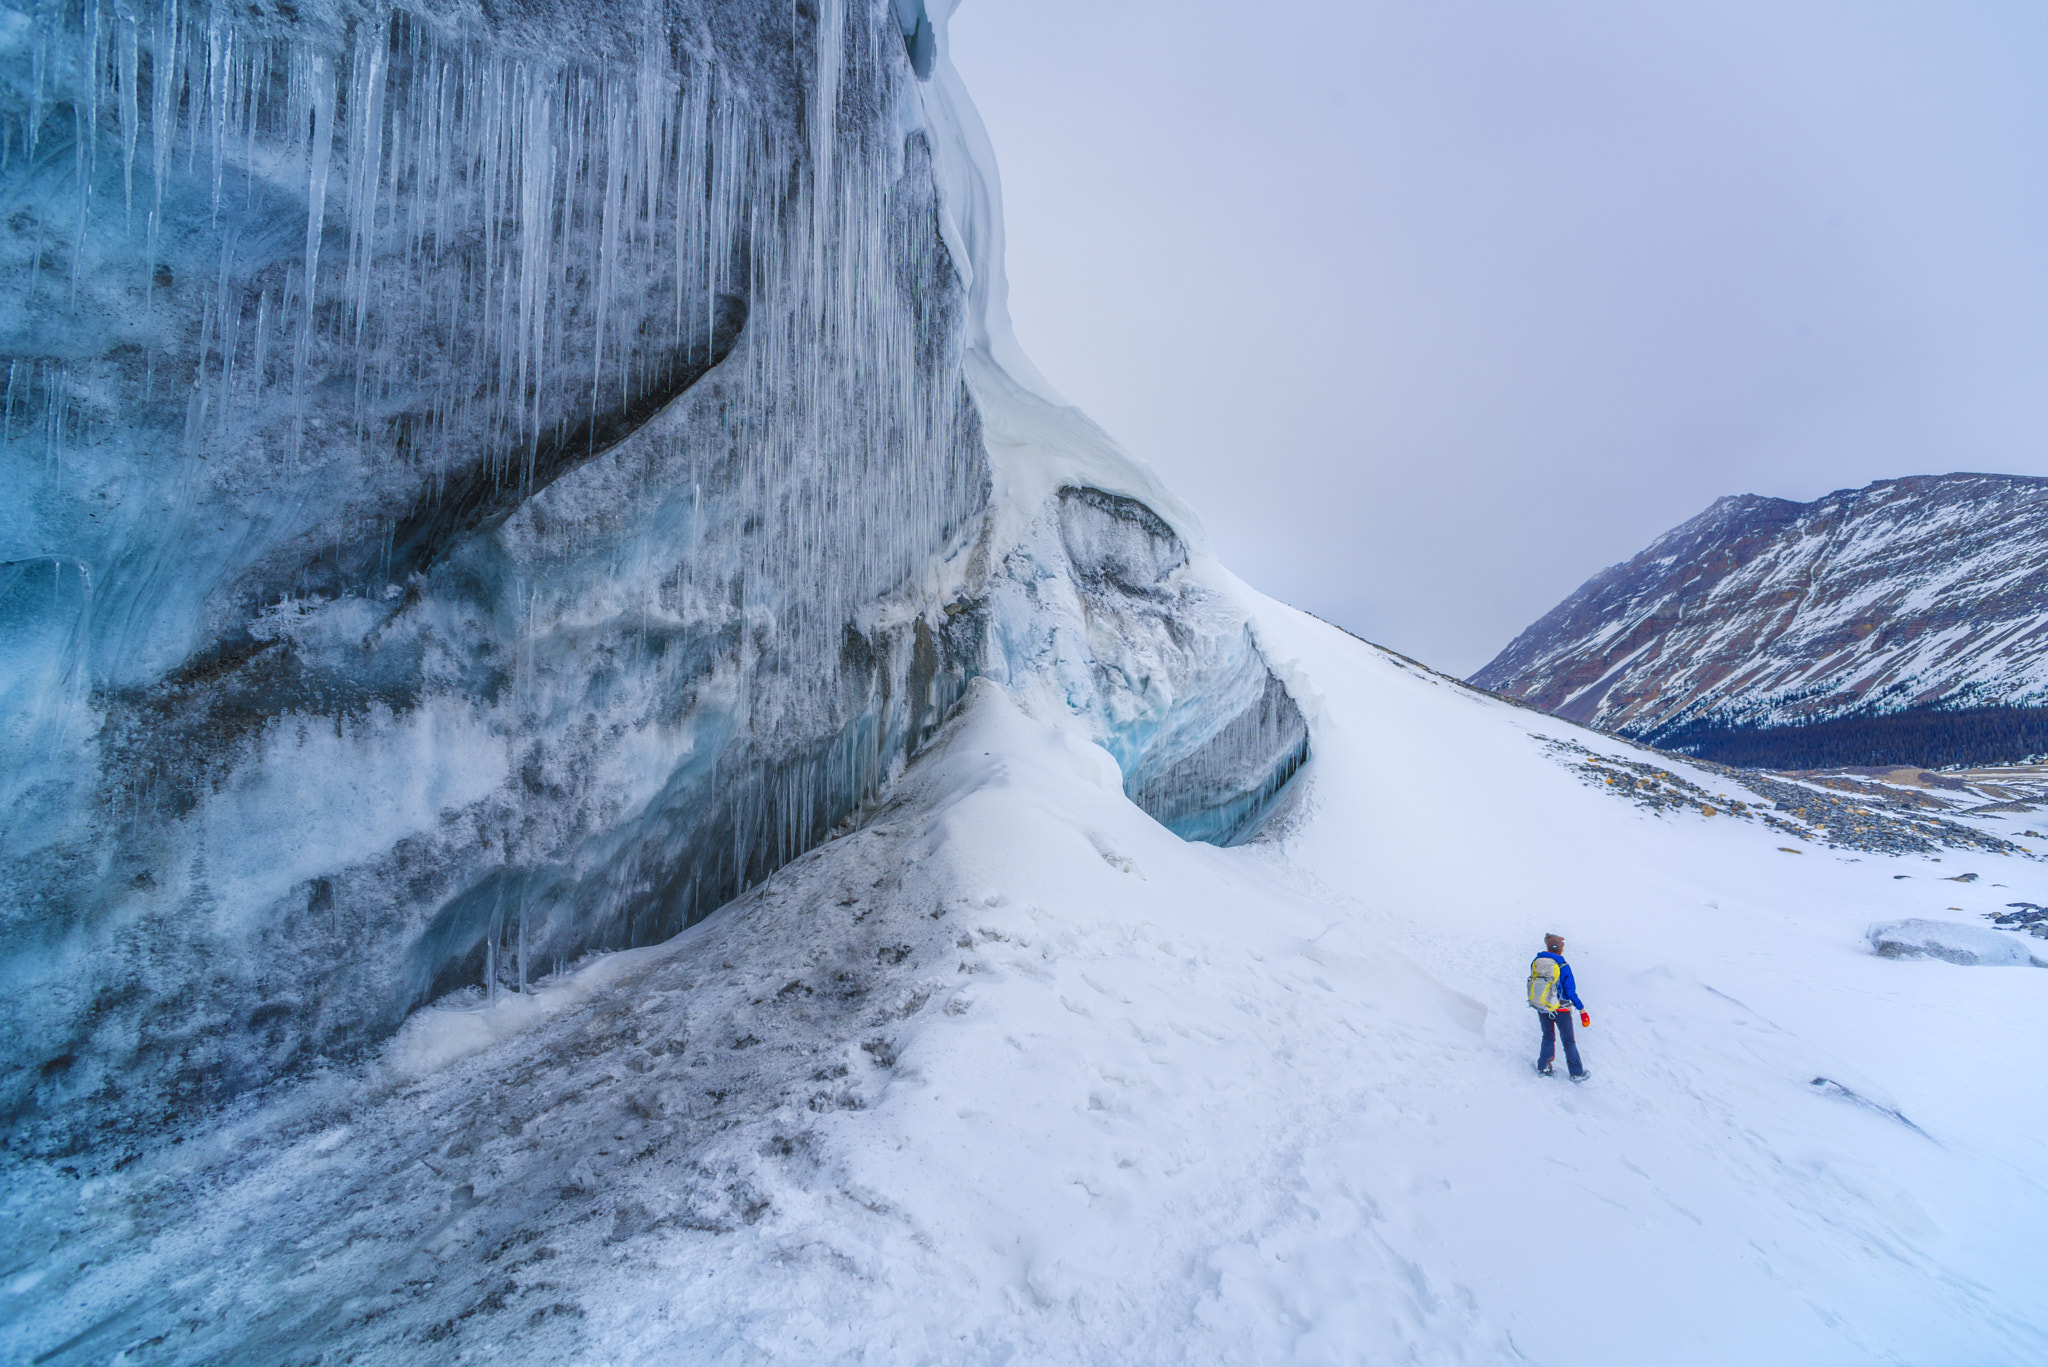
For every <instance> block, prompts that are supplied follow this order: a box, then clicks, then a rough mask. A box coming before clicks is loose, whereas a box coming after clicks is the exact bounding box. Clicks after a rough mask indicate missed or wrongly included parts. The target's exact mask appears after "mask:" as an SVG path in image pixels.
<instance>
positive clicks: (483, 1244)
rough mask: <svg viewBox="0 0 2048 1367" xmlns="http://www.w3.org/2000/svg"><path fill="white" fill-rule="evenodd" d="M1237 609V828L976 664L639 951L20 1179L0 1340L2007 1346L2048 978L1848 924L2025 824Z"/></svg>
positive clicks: (1331, 1356)
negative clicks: (1284, 685) (1162, 820)
mask: <svg viewBox="0 0 2048 1367" xmlns="http://www.w3.org/2000/svg"><path fill="white" fill-rule="evenodd" d="M1245 600H1246V605H1247V607H1248V608H1249V609H1250V611H1251V612H1252V614H1253V617H1254V620H1255V621H1256V623H1257V626H1258V630H1259V633H1260V636H1261V643H1262V645H1263V647H1264V648H1265V650H1266V652H1267V654H1268V656H1269V657H1270V658H1271V659H1272V660H1273V661H1274V662H1275V663H1276V665H1278V666H1279V667H1281V669H1282V671H1283V673H1285V674H1286V675H1287V676H1288V679H1289V684H1290V687H1292V688H1293V689H1294V690H1295V691H1296V693H1297V696H1298V697H1299V698H1300V699H1301V701H1302V702H1303V704H1304V707H1305V709H1306V710H1308V711H1309V712H1310V718H1311V724H1312V727H1313V737H1314V746H1315V751H1314V753H1315V758H1314V759H1313V760H1312V761H1311V764H1310V767H1309V769H1308V770H1307V771H1306V772H1305V774H1304V777H1303V780H1302V782H1301V783H1300V785H1299V787H1300V788H1301V792H1300V794H1299V796H1298V797H1297V798H1296V799H1295V803H1294V806H1293V807H1292V808H1291V809H1290V810H1288V811H1286V812H1284V813H1283V814H1282V816H1281V817H1280V818H1279V820H1278V822H1277V829H1276V830H1275V831H1274V832H1273V833H1272V838H1270V839H1268V840H1265V841H1262V842H1260V843H1255V844H1252V845H1249V846H1244V847H1239V848H1235V849H1218V848H1214V847H1211V846H1207V845H1202V844H1192V843H1187V842H1184V841H1181V840H1179V839H1178V838H1176V837H1175V836H1173V835H1172V834H1170V833H1169V832H1167V831H1166V830H1164V829H1163V828H1162V827H1160V826H1158V825H1157V824H1156V823H1154V822H1153V821H1152V820H1151V819H1150V818H1148V817H1146V816H1145V815H1144V814H1143V813H1141V812H1140V811H1139V810H1138V809H1137V808H1136V807H1134V806H1132V805H1131V803H1130V802H1129V801H1128V800H1127V799H1126V798H1125V797H1124V795H1123V793H1122V791H1121V788H1120V785H1119V780H1118V775H1117V771H1116V768H1115V765H1114V763H1113V761H1111V759H1110V758H1109V756H1108V755H1107V754H1106V753H1105V752H1104V751H1103V750H1101V749H1100V748H1099V747H1097V746H1094V745H1092V744H1090V743H1088V742H1086V741H1085V740H1083V739H1081V738H1079V737H1078V736H1077V735H1076V734H1074V731H1073V729H1072V724H1071V721H1070V720H1067V719H1061V718H1045V717H1032V716H1030V715H1027V713H1026V711H1025V710H1024V708H1023V707H1021V706H1020V705H1019V704H1018V703H1017V702H1016V701H1015V700H1014V698H1013V695H1011V694H1010V693H1008V692H1007V691H1005V690H1003V689H1001V688H999V687H996V686H995V685H992V684H988V683H982V684H979V685H977V686H976V687H975V689H974V690H973V692H972V694H971V696H970V699H969V702H968V704H967V706H966V707H965V708H964V710H963V714H962V715H961V716H960V717H958V718H956V720H955V721H954V722H953V723H952V724H951V726H950V728H949V731H948V733H947V734H946V736H945V737H944V739H943V741H942V742H941V743H940V744H939V745H938V746H937V747H936V748H935V749H934V750H933V751H931V752H929V753H928V754H927V755H926V757H925V758H923V759H922V760H920V761H919V762H918V763H917V764H916V765H914V766H913V767H912V769H911V770H910V772H909V773H908V774H907V775H906V777H905V778H904V779H903V780H902V781H901V782H900V783H899V784H898V785H897V787H896V788H895V789H894V790H892V792H891V794H890V795H889V797H888V799H887V801H886V803H885V804H884V805H883V806H882V807H881V808H880V809H879V810H876V811H874V812H872V813H870V814H868V816H867V817H866V819H865V820H864V821H863V823H862V824H861V825H860V826H859V828H858V829H856V830H854V831H852V832H850V833H849V834H847V835H845V836H842V837H841V838H840V839H838V840H835V841H833V842H831V843H829V844H827V845H826V846H823V847H821V848H820V849H818V850H816V851H814V852H813V853H812V854H810V855H809V856H806V857H805V858H804V859H802V860H800V861H798V862H797V863H796V864H794V865H792V866H790V867H789V868H787V869H785V870H784V871H783V872H782V873H781V874H779V875H777V876H776V878H775V879H774V880H772V881H771V882H770V883H769V884H768V885H767V886H765V887H764V888H762V889H759V890H757V891H756V892H755V893H753V894H750V895H749V896H748V897H746V898H744V899H742V900H741V901H740V902H737V903H735V904H733V905H731V906H728V907H727V908H725V909H724V910H722V911H720V912H719V913H717V914H716V915H714V916H713V917H711V918H710V919H709V920H708V921H706V922H704V923H702V924H700V925H698V926H696V927H694V928H693V929H691V930H690V931H688V932H686V933H684V934H683V935H682V936H680V937H678V939H676V940H675V941H672V942H670V943H669V944H666V945H662V946H658V947H655V948H652V949H647V950H638V951H631V952H629V953H626V954H621V955H615V956H611V957H608V958H603V959H599V960H597V961H595V962H593V963H592V964H590V965H589V966H587V967H585V968H583V969H582V970H581V971H580V973H579V974H578V975H575V976H573V977H565V978H563V979H558V980H556V981H554V982H552V983H549V984H547V985H546V986H545V987H544V989H543V991H542V992H541V993H539V994H538V995H537V996H535V997H534V998H531V999H519V998H516V997H513V998H507V999H503V1000H501V1001H500V1002H499V1003H498V1004H496V1005H495V1006H482V1005H479V1006H478V1007H477V1008H476V1009H473V1010H470V1011H455V1010H439V1011H432V1012H428V1013H425V1014H423V1015H422V1016H421V1017H418V1018H416V1019H415V1021H414V1023H413V1024H412V1025H411V1026H409V1027H408V1030H407V1031H406V1032H405V1033H404V1034H402V1035H401V1036H400V1037H399V1038H398V1039H397V1040H396V1041H394V1043H393V1044H392V1046H391V1047H390V1049H389V1051H388V1053H387V1055H386V1057H385V1060H384V1062H383V1063H382V1064H381V1065H379V1066H378V1067H377V1068H375V1069H373V1070H371V1072H370V1073H369V1074H367V1075H364V1076H361V1077H336V1078H331V1079H328V1080H326V1081H325V1082H322V1083H318V1084H314V1085H311V1086H308V1087H304V1088H301V1089H299V1090H297V1091H296V1092H293V1093H291V1094H289V1095H288V1096H286V1097H283V1098H280V1099H278V1100H276V1101H274V1102H273V1103H272V1104H271V1106H270V1108H269V1109H268V1110H264V1111H256V1112H250V1113H249V1114H247V1115H245V1116H244V1117H243V1118H242V1119H241V1120H240V1121H238V1122H237V1123H236V1124H234V1125H232V1126H230V1127H229V1128H227V1129H225V1130H223V1131H222V1132H221V1133H220V1134H219V1135H217V1136H215V1137H212V1138H209V1139H195V1140H194V1141H192V1142H190V1143H188V1144H186V1145H183V1146H181V1147H179V1148H177V1149H174V1150H171V1151H168V1152H166V1153H163V1154H159V1155H156V1156H153V1157H147V1158H144V1159H142V1160H141V1161H139V1162H137V1163H135V1164H133V1165H132V1166H130V1167H129V1168H127V1169H125V1170H124V1171H122V1172H120V1173H117V1174H112V1175H108V1176H104V1177H99V1178H95V1179H92V1180H89V1181H84V1182H77V1183H72V1184H71V1185H70V1186H65V1185H64V1184H63V1182H62V1181H60V1179H58V1178H56V1177H52V1178H49V1179H47V1183H46V1184H45V1185H43V1186H41V1187H39V1188H37V1189H34V1190H30V1189H27V1188H21V1189H17V1190H16V1191H15V1192H14V1193H13V1195H12V1198H11V1200H12V1209H11V1210H10V1211H9V1212H8V1216H9V1219H10V1221H11V1222H12V1223H13V1224H14V1227H15V1228H16V1229H18V1230H22V1231H25V1232H26V1237H24V1238H21V1239H19V1240H18V1241H17V1242H16V1243H15V1247H16V1248H17V1249H19V1250H22V1251H23V1252H24V1253H25V1254H26V1255H27V1256H26V1258H25V1259H24V1265H23V1266H21V1267H19V1268H17V1270H16V1271H15V1272H14V1273H12V1274H11V1276H12V1280H11V1281H10V1282H9V1283H8V1284H7V1285H6V1287H5V1290H6V1292H7V1295H8V1299H9V1301H10V1302H11V1306H10V1309H9V1314H10V1316H11V1317H15V1318H11V1323H10V1327H9V1328H8V1330H7V1338H6V1339H5V1340H4V1341H0V1357H5V1358H6V1359H8V1360H24V1359H33V1358H37V1357H38V1355H39V1354H47V1355H49V1357H48V1360H50V1361H55V1362H72V1361H94V1360H126V1361H135V1362H145V1361H179V1362H195V1363H196V1362H227V1361H234V1362H297V1361H315V1360H328V1361H339V1360H344V1355H345V1354H349V1353H352V1354H353V1357H352V1358H347V1359H346V1360H354V1361H359V1362H369V1361H375V1362H381V1363H401V1362H422V1363H425V1362H434V1363H440V1362H452V1361H485V1360H493V1361H513V1362H554V1363H590V1364H600V1363H625V1362H662V1363H672V1362H691V1363H697V1362H802V1363H817V1362H854V1361H865V1362H878V1363H895V1362H905V1363H912V1362H933V1363H939V1362H963V1361H972V1362H1001V1361H1010V1362H1020V1363H1023V1362H1030V1363H1037V1362H1099V1363H1131V1362H1219V1363H1220V1362H1331V1363H1339V1362H1341V1363H1357V1362H1417V1363H1436V1362H1446V1363H1448V1362H1502V1361H1530V1362H1540V1363H1560V1364H1562V1363H1574V1364H1607V1363H1611V1364H1635V1363H1646V1362H1656V1363H1662V1364H1682V1363H1723V1362H1726V1361H1730V1360H1738V1361H1742V1362H1745V1363H1751V1364H1778V1363H1782V1364H1809V1363H1862V1362H1871V1363H1879V1362H1889V1363H1912V1364H1930V1363H2025V1362H2037V1361H2048V1295H2044V1293H2043V1291H2042V1290H2041V1287H2042V1284H2043V1279H2042V1273H2043V1272H2044V1270H2048V1254H2044V1252H2043V1248H2044V1244H2043V1241H2042V1239H2041V1237H2040V1233H2039V1231H2040V1228H2041V1226H2042V1223H2043V1220H2044V1218H2048V1181H2044V1178H2048V1059H2044V1056H2043V1054H2042V1052H2041V1051H2040V1050H2039V1049H2038V1048H2037V1047H2035V1046H2036V1043H2037V1042H2038V1041H2039V1040H2040V1039H2041V1038H2042V1037H2043V1033H2044V1029H2048V973H2043V972H2040V971H2038V970H2036V969H2033V968H2029V967H2008V968H1983V967H1976V968H1966V967H1959V966H1956V965H1953V964H1950V963H1945V962H1940V961H1938V960H1932V959H1919V960H1915V959H1887V958H1880V957H1878V956H1877V955H1875V954H1873V953H1872V952H1871V949H1870V946H1869V944H1868V943H1867V941H1866V940H1865V936H1864V932H1865V930H1866V928H1867V927H1868V926H1869V925H1870V924H1871V923H1872V922H1873V921H1878V920H1886V919H1900V918H1906V917H1914V916H1919V917H1931V918H1934V919H1949V920H1954V921H1958V922H1965V921H1967V922H1973V923H1975V924H1978V925H1981V924H1983V923H1982V922H1981V921H1980V920H1979V919H1978V917H1977V913H1978V912H1980V911H1986V910H1992V909H1994V908H1996V907H1998V906H2001V905H2002V904H2003V903H2004V902H2005V901H2008V900H2011V899H2013V898H2016V897H2024V896H2026V895H2027V893H2028V892H2029V891H2032V892H2033V893H2035V895H2036V896H2037V897H2038V893H2039V890H2040V889H2041V888H2042V886H2043V883H2044V882H2048V880H2044V879H2043V876H2042V866H2041V865H2040V864H2039V863H2037V862H2036V861H2035V860H2034V859H2033V858H2031V857H2024V856H2021V857H2015V856H2010V855H2007V856H1996V855H1993V856H1985V855H1981V854H1971V855H1968V856H1960V855H1957V854H1955V853H1950V854H1948V855H1946V856H1944V859H1943V861H1942V862H1939V863H1937V862H1934V861H1933V860H1931V859H1919V858H1906V859H1888V858H1882V857H1872V856H1860V857H1859V856H1855V855H1853V854H1850V853H1848V852H1843V851H1829V850H1827V849H1825V848H1824V847H1822V846H1820V845H1817V844H1813V845H1807V846H1805V847H1804V848H1802V849H1801V850H1800V851H1799V852H1797V853H1786V852H1784V851H1783V850H1782V849H1781V848H1780V846H1781V844H1782V843H1783V841H1784V840H1785V837H1784V836H1783V835H1782V834H1781V833H1778V832H1775V831H1773V830H1771V829H1769V828H1767V827H1765V826H1763V825H1761V824H1759V823H1756V822H1745V821H1740V820H1734V819H1730V818H1729V817H1727V816H1714V817H1708V816H1702V815H1700V814H1698V813H1697V812H1695V811H1690V810H1686V811H1679V812H1665V813H1661V814H1660V813H1654V812H1650V811H1646V810H1643V809H1641V808H1640V807H1638V806H1636V805H1634V804H1632V803H1630V802H1628V801H1625V800H1623V799H1621V798H1619V797H1617V796H1615V795H1614V794H1613V793H1612V792H1611V791H1606V790H1603V789H1602V788H1600V787H1597V786H1594V785H1589V784H1588V783H1586V782H1584V781H1583V780H1582V778H1581V777H1580V776H1579V775H1578V774H1577V773H1576V772H1575V771H1574V770H1573V769H1572V768H1570V767H1569V766H1568V765H1567V764H1566V763H1564V762H1562V761H1561V760H1560V759H1559V758H1558V755H1557V751H1556V747H1554V746H1550V745H1546V744H1545V743H1544V742H1543V741H1542V740H1541V739H1539V737H1541V736H1552V737H1557V738H1567V737H1569V738H1574V739H1576V740H1578V741H1579V742H1580V743H1583V744H1585V745H1587V746H1589V747H1591V748H1594V749H1596V750H1602V751H1606V752H1610V753H1615V754H1624V753H1626V752H1627V751H1628V748H1629V747H1627V746H1626V745H1624V744H1623V743H1622V742H1619V741H1614V740H1611V739H1608V738H1605V737H1600V736H1596V735H1593V734H1591V733H1585V732H1579V731H1576V730H1575V729H1573V728H1569V727H1567V726H1565V725H1564V724H1562V723H1559V722H1557V721H1555V720H1554V719H1551V718H1548V717H1545V716H1542V715H1541V714H1538V713H1534V712H1531V711H1528V710H1525V709H1521V708H1517V707H1514V706H1512V705H1509V704H1507V703H1504V702H1501V701H1498V700H1496V699H1493V698H1490V697H1487V696H1485V695H1481V694H1478V693H1476V692H1474V691H1472V690H1470V689H1467V688H1465V687H1463V686H1461V685H1458V684H1456V683H1454V682H1452V681H1450V680H1447V679H1444V678H1442V677H1440V676H1436V675H1433V674H1431V673H1429V672H1428V671H1426V670H1423V669H1421V668H1420V667H1418V666H1415V665H1412V664H1410V663H1408V662H1405V661H1403V660H1401V659H1399V658H1397V657H1394V656H1391V655H1389V654H1387V653H1385V652H1382V651H1380V650H1378V649H1375V648H1373V647H1370V646H1368V645H1365V644H1363V643H1361V642H1358V641H1355V640H1353V639H1351V638H1349V637H1347V636H1344V635H1343V634H1341V633H1340V632H1337V631H1335V630H1334V629H1331V628H1329V627H1326V626H1324V625H1323V624H1321V623H1318V622H1316V621H1314V620H1312V619H1309V618H1306V617H1304V616H1302V615H1300V614H1297V613H1294V612H1292V611H1290V610H1288V609H1285V608H1283V607H1280V606H1278V605H1275V604H1272V603H1270V602H1267V601H1263V600H1259V599H1256V598H1255V597H1252V596H1251V595H1248V594H1247V595H1245ZM1700 777H1701V778H1702V779H1703V780H1704V781H1706V782H1709V783H1710V782H1711V781H1712V777H1711V775H1706V774H1702V775H1700ZM1964 866H1967V867H1964ZM1960 872H1974V873H1977V874H1978V875H1979V878H1978V879H1977V881H1975V882H1973V883H1968V884H1962V883H1956V882H1947V881H1938V880H1940V879H1942V878H1944V877H1946V876H1949V875H1952V874H1954V873H1960ZM1900 875H1905V876H1904V877H1901V876H1900ZM1552 930H1554V931H1557V932H1558V933H1561V934H1563V935H1564V936H1565V937H1566V939H1567V941H1568V945H1567V954H1568V957H1570V959H1571V960H1572V962H1573V964H1574V966H1575V968H1576V970H1577V974H1578V980H1579V983H1580V986H1581V991H1582V994H1583V995H1584V997H1585V999H1586V1002H1587V1005H1588V1006H1589V1007H1590V1009H1591V1011H1592V1013H1593V1025H1592V1028H1591V1029H1590V1030H1587V1031H1584V1032H1582V1041H1583V1047H1584V1051H1585V1056H1586V1062H1587V1065H1588V1067H1589V1068H1590V1069H1591V1071H1592V1073H1593V1079H1592V1081H1591V1082H1589V1083H1587V1084H1585V1085H1583V1086H1574V1085H1572V1084H1571V1083H1569V1082H1566V1081H1564V1080H1562V1079H1561V1078H1560V1079H1556V1080H1552V1079H1544V1078H1539V1077H1537V1076H1535V1075H1534V1074H1533V1072H1532V1070H1531V1062H1532V1058H1533V1055H1534V1052H1535V1039H1536V1030H1535V1026H1534V1023H1533V1020H1532V1018H1531V1016H1530V1013H1529V1011H1528V1009H1527V1007H1526V1006H1524V1005H1523V1004H1522V1000H1521V998H1522V991H1523V978H1524V976H1525V973H1526V968H1527V962H1528V959H1529V957H1530V955H1531V954H1532V953H1533V952H1534V950H1535V949H1536V948H1537V947H1538V945H1539V943H1540V941H1539V937H1540V936H1541V935H1542V933H1544V932H1545V931H1552ZM2015 938H2018V937H2015ZM464 1051H468V1052H464ZM1821 1079H1825V1080H1826V1081H1824V1082H1823V1081H1820V1080H1821ZM150 1340H154V1342H153V1343H147V1344H146V1341H150ZM123 1349H127V1350H129V1352H128V1356H127V1357H125V1358H117V1357H116V1355H117V1354H119V1353H120V1352H121V1350H123ZM323 1353H326V1354H329V1356H327V1357H325V1358H324V1359H323V1358H322V1356H321V1355H322V1354H323Z"/></svg>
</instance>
